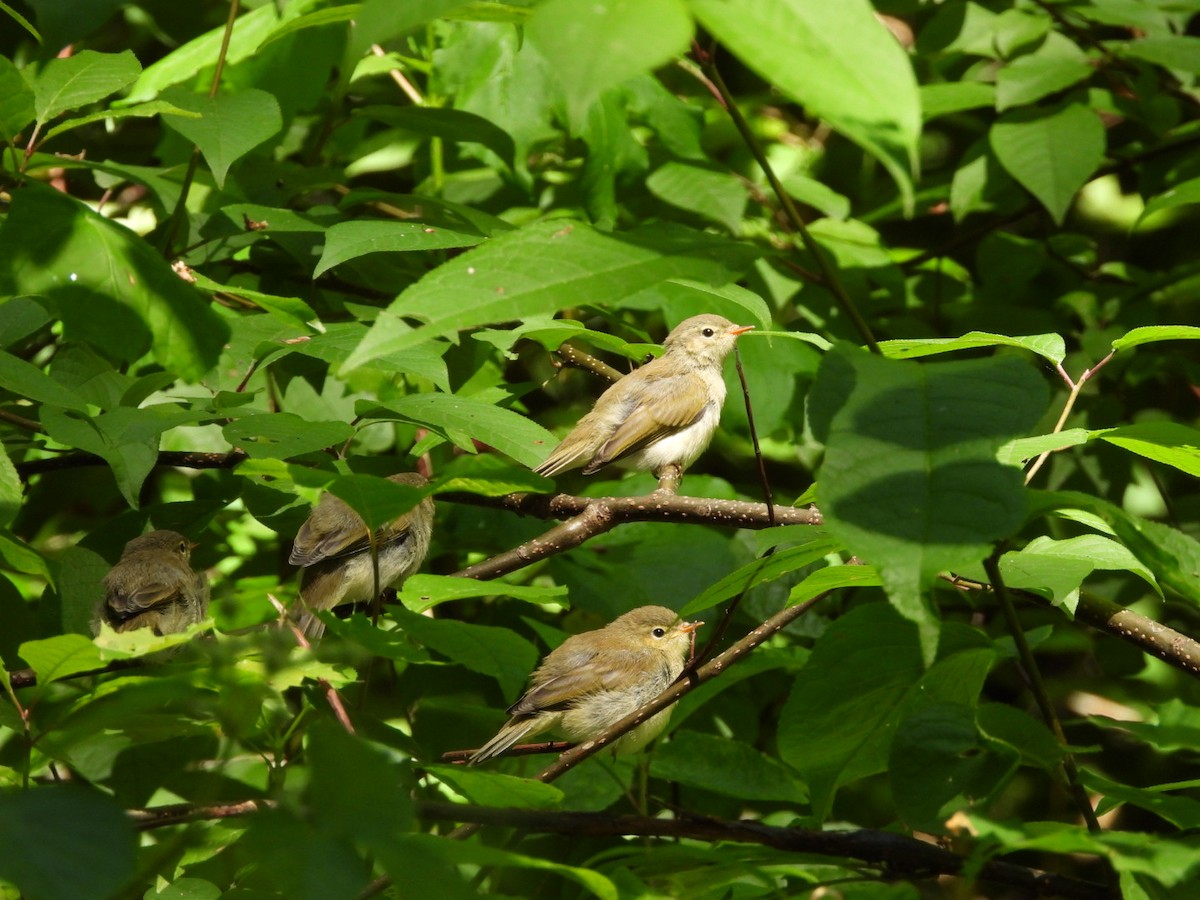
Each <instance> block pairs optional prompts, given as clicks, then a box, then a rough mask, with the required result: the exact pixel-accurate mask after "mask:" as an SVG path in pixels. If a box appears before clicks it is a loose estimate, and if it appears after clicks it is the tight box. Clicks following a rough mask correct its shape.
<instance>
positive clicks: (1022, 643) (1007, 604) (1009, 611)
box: [983, 549, 1100, 832]
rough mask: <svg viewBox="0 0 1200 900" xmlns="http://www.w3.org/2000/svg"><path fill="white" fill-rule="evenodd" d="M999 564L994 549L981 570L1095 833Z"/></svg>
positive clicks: (1091, 814)
mask: <svg viewBox="0 0 1200 900" xmlns="http://www.w3.org/2000/svg"><path fill="white" fill-rule="evenodd" d="M999 560H1000V550H999V549H997V551H996V552H995V553H993V554H992V555H991V556H989V557H988V558H987V559H986V560H984V563H983V568H984V570H985V571H986V572H987V574H988V579H989V580H990V581H991V583H992V591H993V593H995V595H996V599H997V600H998V601H999V602H1000V608H1001V609H1002V610H1003V611H1004V618H1005V620H1006V621H1007V622H1008V630H1009V633H1010V634H1011V635H1012V639H1013V643H1015V644H1016V647H1017V655H1018V656H1019V657H1020V659H1021V667H1022V668H1023V669H1024V670H1025V675H1026V678H1027V679H1028V681H1029V689H1030V691H1031V692H1032V693H1033V697H1034V700H1036V701H1037V705H1038V709H1039V710H1041V713H1042V719H1044V720H1045V722H1046V725H1047V726H1048V727H1049V728H1050V730H1051V731H1052V732H1053V733H1054V736H1055V737H1056V738H1057V739H1058V743H1059V745H1060V747H1061V748H1062V754H1063V758H1062V769H1063V775H1065V776H1066V780H1067V786H1068V793H1069V794H1070V795H1071V799H1072V801H1073V802H1074V803H1075V805H1076V806H1077V807H1078V809H1079V813H1080V815H1081V816H1083V820H1084V822H1086V823H1087V827H1088V831H1091V832H1099V831H1100V822H1099V820H1098V819H1097V818H1096V811H1095V810H1094V809H1093V808H1092V804H1091V801H1089V800H1088V796H1087V792H1086V791H1085V790H1084V789H1083V785H1082V784H1081V783H1080V781H1079V768H1078V767H1077V766H1076V765H1075V756H1074V754H1073V753H1071V751H1070V749H1069V747H1070V745H1069V744H1068V743H1067V736H1066V734H1065V733H1064V732H1063V727H1062V722H1061V721H1059V718H1058V713H1057V712H1056V711H1055V709H1054V704H1053V703H1052V702H1051V701H1050V693H1049V692H1048V691H1047V690H1046V682H1045V681H1044V680H1043V679H1042V671H1041V669H1040V668H1039V667H1038V664H1037V658H1036V657H1035V656H1034V655H1033V649H1032V648H1031V647H1030V646H1029V641H1028V639H1026V637H1025V630H1024V629H1023V628H1022V627H1021V620H1020V618H1019V617H1018V616H1017V610H1016V608H1015V607H1014V606H1013V602H1012V597H1010V596H1009V593H1008V588H1007V587H1005V584H1004V579H1003V578H1002V577H1001V576H1000V562H999Z"/></svg>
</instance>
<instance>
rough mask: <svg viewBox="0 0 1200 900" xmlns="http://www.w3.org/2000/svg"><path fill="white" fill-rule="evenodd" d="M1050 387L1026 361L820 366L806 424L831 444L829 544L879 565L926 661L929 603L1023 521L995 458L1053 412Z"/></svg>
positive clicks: (838, 357)
mask: <svg viewBox="0 0 1200 900" xmlns="http://www.w3.org/2000/svg"><path fill="white" fill-rule="evenodd" d="M1047 393H1048V392H1047V388H1046V384H1045V382H1044V381H1043V379H1042V378H1041V376H1039V375H1038V373H1037V372H1036V371H1035V370H1034V369H1033V368H1032V367H1031V366H1029V365H1028V364H1027V363H1026V362H1024V361H1023V360H1021V359H1019V358H1016V357H1012V356H1004V357H993V358H989V359H980V360H970V361H965V362H946V363H938V364H935V365H920V364H918V363H913V362H905V361H896V360H889V359H881V358H879V357H876V356H872V355H870V354H867V353H863V352H861V351H858V350H848V349H846V348H845V347H844V346H842V347H838V348H835V349H834V350H833V351H831V352H830V353H829V354H828V355H827V356H826V357H825V359H824V361H823V362H822V363H821V368H820V370H819V371H818V373H817V380H816V382H815V383H814V385H813V389H812V391H811V392H810V394H809V399H808V403H809V421H810V423H811V425H812V428H813V433H814V435H815V436H816V437H817V439H818V440H821V441H823V442H824V443H825V445H826V448H825V460H824V462H823V463H822V465H821V469H820V472H819V477H818V502H819V505H820V507H821V511H822V513H823V514H824V516H825V523H826V527H827V528H828V530H829V532H830V534H832V535H833V536H834V537H836V538H838V539H839V540H840V541H841V542H842V543H843V545H844V546H845V547H846V549H847V550H849V551H850V552H852V553H854V554H855V555H856V556H859V557H861V558H862V559H864V560H865V561H866V562H869V563H870V564H872V565H874V566H875V567H876V568H877V569H878V570H879V574H880V576H881V577H882V579H883V584H884V587H885V589H886V590H887V593H888V597H889V599H890V600H891V601H892V603H894V604H895V605H896V607H897V609H898V610H900V612H901V613H902V614H903V615H904V616H905V617H906V618H908V619H910V620H912V621H914V622H916V623H918V624H919V625H920V629H921V641H922V647H923V648H924V653H925V658H926V660H930V659H931V658H932V654H933V650H934V648H935V647H936V645H937V621H936V619H935V618H934V617H933V615H932V613H931V612H930V610H929V609H928V607H927V605H926V600H925V599H924V594H925V591H926V590H927V589H928V587H929V586H930V585H931V584H932V583H933V581H934V579H936V577H937V575H938V573H940V572H942V571H945V570H954V569H958V568H962V567H963V566H965V565H969V564H971V563H977V562H979V561H981V560H982V559H984V558H985V557H986V556H987V555H988V554H989V553H990V552H991V545H992V543H993V542H994V541H997V540H1001V539H1003V538H1004V537H1007V536H1008V535H1010V534H1012V533H1013V532H1015V531H1016V529H1017V528H1018V527H1019V526H1020V524H1021V522H1022V521H1023V520H1024V515H1025V505H1026V500H1025V494H1024V488H1023V486H1022V481H1021V473H1020V470H1018V469H1016V468H1014V467H1011V466H1003V465H1001V464H1000V463H998V462H997V461H996V453H997V451H998V450H999V448H1000V445H1001V444H1003V443H1004V442H1005V441H1006V440H1008V439H1010V438H1012V437H1013V436H1014V435H1017V434H1021V433H1023V432H1024V431H1026V430H1027V429H1028V428H1030V427H1032V426H1033V425H1034V424H1035V423H1036V422H1037V420H1038V419H1039V418H1040V416H1041V414H1042V413H1043V411H1044V410H1045V407H1046V402H1047Z"/></svg>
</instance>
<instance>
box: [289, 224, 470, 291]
mask: <svg viewBox="0 0 1200 900" xmlns="http://www.w3.org/2000/svg"><path fill="white" fill-rule="evenodd" d="M483 240H484V237H483V235H481V234H473V233H470V232H462V231H452V230H450V229H448V228H440V227H439V228H435V227H434V226H432V225H424V224H422V223H420V222H391V221H387V220H382V219H360V220H358V221H356V222H338V223H337V224H336V225H333V226H331V227H330V229H329V230H328V231H327V232H326V233H325V249H324V250H323V251H322V252H321V259H320V260H319V261H318V262H317V267H316V268H315V269H314V270H313V278H319V277H320V276H321V275H322V274H323V273H325V272H328V271H329V270H330V269H332V268H333V267H334V266H336V265H338V264H340V263H344V262H346V261H347V260H351V259H357V258H358V257H360V256H366V255H367V254H368V253H408V252H413V251H418V250H445V249H448V248H453V247H474V246H475V245H476V244H479V243H481V242H482V241H483Z"/></svg>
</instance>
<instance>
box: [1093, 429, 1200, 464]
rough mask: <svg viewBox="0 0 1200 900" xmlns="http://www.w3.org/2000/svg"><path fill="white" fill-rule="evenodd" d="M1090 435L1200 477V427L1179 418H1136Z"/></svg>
mask: <svg viewBox="0 0 1200 900" xmlns="http://www.w3.org/2000/svg"><path fill="white" fill-rule="evenodd" d="M1091 437H1098V438H1100V440H1102V441H1107V442H1108V443H1110V444H1115V445H1116V446H1118V447H1122V448H1124V449H1125V450H1128V451H1129V452H1131V453H1136V454H1138V455H1139V456H1144V457H1145V458H1146V459H1152V460H1154V461H1155V462H1160V463H1164V464H1166V465H1168V466H1174V467H1175V468H1176V469H1179V470H1180V471H1183V472H1187V473H1188V474H1189V475H1192V476H1195V477H1197V478H1200V431H1197V430H1196V429H1195V428H1189V427H1188V426H1187V425H1183V424H1181V423H1179V422H1137V423H1135V424H1133V425H1122V426H1120V427H1119V428H1102V429H1100V430H1099V431H1093V432H1092V433H1091Z"/></svg>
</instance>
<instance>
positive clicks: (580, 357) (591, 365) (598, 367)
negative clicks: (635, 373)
mask: <svg viewBox="0 0 1200 900" xmlns="http://www.w3.org/2000/svg"><path fill="white" fill-rule="evenodd" d="M555 354H556V355H557V356H558V358H559V365H563V366H572V367H574V368H576V369H583V370H584V371H585V372H591V373H592V374H593V375H599V376H600V377H601V378H606V379H608V380H609V381H614V382H615V381H620V380H621V379H622V378H624V377H625V373H624V372H621V371H619V370H617V369H615V368H613V367H612V366H610V365H609V364H608V363H606V362H605V361H604V360H602V359H597V358H596V357H594V356H592V354H590V353H586V352H585V351H583V350H580V349H579V348H578V347H576V346H575V345H574V344H572V343H570V342H567V343H564V344H563V345H562V346H560V347H559V348H558V349H557V350H556V351H555Z"/></svg>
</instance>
